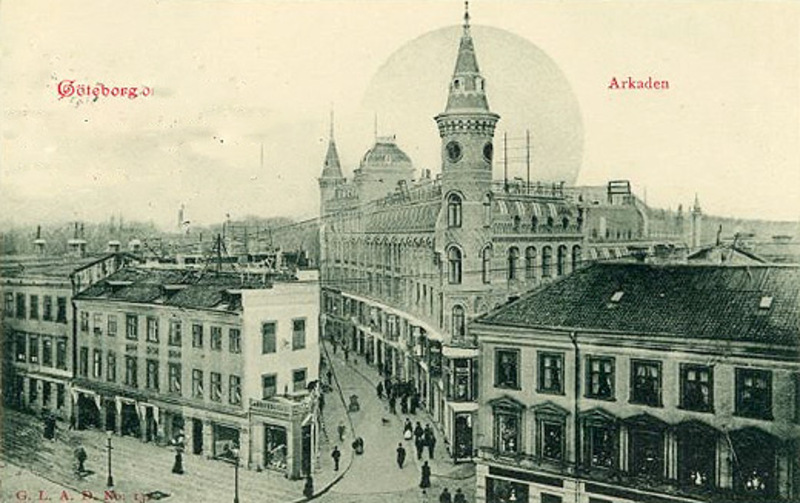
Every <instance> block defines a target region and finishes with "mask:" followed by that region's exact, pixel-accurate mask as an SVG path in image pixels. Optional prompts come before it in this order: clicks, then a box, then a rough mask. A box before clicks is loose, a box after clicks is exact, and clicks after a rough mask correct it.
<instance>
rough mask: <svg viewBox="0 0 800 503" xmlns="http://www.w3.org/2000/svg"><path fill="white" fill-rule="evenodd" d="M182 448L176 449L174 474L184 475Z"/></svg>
mask: <svg viewBox="0 0 800 503" xmlns="http://www.w3.org/2000/svg"><path fill="white" fill-rule="evenodd" d="M181 452H182V449H181V448H180V447H178V448H176V449H175V463H174V464H173V465H172V473H174V474H177V475H183V454H181Z"/></svg>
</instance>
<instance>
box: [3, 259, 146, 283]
mask: <svg viewBox="0 0 800 503" xmlns="http://www.w3.org/2000/svg"><path fill="white" fill-rule="evenodd" d="M112 255H116V254H115V253H101V254H97V255H91V256H86V257H74V256H69V255H63V256H41V255H6V256H2V257H0V277H1V278H34V277H45V278H61V279H67V278H69V276H70V274H72V273H73V272H75V271H76V270H78V269H81V268H83V267H86V266H88V265H91V264H93V263H94V262H99V261H101V260H104V259H106V258H108V257H110V256H112ZM125 255H126V256H128V257H133V256H132V255H128V254H125ZM137 260H138V259H137Z"/></svg>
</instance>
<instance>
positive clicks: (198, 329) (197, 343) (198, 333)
mask: <svg viewBox="0 0 800 503" xmlns="http://www.w3.org/2000/svg"><path fill="white" fill-rule="evenodd" d="M192 347H193V348H202V347H203V325H199V324H197V323H195V324H194V325H192Z"/></svg>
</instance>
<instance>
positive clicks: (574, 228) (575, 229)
mask: <svg viewBox="0 0 800 503" xmlns="http://www.w3.org/2000/svg"><path fill="white" fill-rule="evenodd" d="M582 231H583V227H582V226H580V225H577V224H573V223H571V224H569V225H567V226H566V227H564V226H563V225H562V224H561V223H556V224H554V225H537V226H536V229H533V228H532V227H531V223H530V222H523V221H520V222H519V223H514V222H513V221H495V222H493V223H492V232H494V233H495V234H546V235H555V234H581V233H582Z"/></svg>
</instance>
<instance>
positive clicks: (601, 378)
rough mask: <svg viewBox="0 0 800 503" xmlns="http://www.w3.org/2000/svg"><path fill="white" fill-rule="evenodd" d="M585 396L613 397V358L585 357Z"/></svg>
mask: <svg viewBox="0 0 800 503" xmlns="http://www.w3.org/2000/svg"><path fill="white" fill-rule="evenodd" d="M586 396H587V397H589V398H598V399H601V400H612V399H613V398H614V359H613V358H608V357H597V356H589V357H587V358H586Z"/></svg>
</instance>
